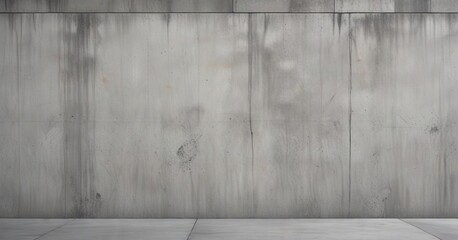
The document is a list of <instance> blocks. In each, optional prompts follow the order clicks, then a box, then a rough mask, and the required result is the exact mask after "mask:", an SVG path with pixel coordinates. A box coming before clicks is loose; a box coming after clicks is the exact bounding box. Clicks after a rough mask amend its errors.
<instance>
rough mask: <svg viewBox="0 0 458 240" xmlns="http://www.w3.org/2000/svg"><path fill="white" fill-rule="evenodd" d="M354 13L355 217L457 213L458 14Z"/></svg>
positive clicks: (353, 119)
mask: <svg viewBox="0 0 458 240" xmlns="http://www.w3.org/2000/svg"><path fill="white" fill-rule="evenodd" d="M351 18H352V22H351V24H352V36H353V38H352V65H351V66H352V95H351V96H352V113H353V114H352V129H351V132H352V134H351V139H352V141H351V152H352V168H351V174H352V175H351V179H352V184H351V192H352V198H351V199H352V201H351V211H352V216H356V217H361V216H370V217H399V216H404V217H437V216H451V215H454V214H455V215H456V207H453V206H452V205H450V204H451V202H453V201H456V189H455V188H456V187H455V184H452V185H450V183H451V182H453V181H454V179H455V176H454V174H453V173H452V172H454V170H453V169H455V171H456V164H454V162H456V161H454V160H451V158H450V157H449V156H450V153H452V154H453V155H454V151H456V150H454V149H455V141H454V140H453V139H454V138H455V131H454V130H455V127H454V123H455V122H456V117H455V114H454V113H455V111H456V110H455V107H453V106H452V105H450V104H451V103H452V101H450V100H451V98H454V97H452V95H450V94H449V93H450V91H453V90H452V89H455V88H456V84H455V83H453V82H452V81H451V79H452V75H454V74H456V73H455V72H456V69H455V68H454V67H453V66H455V65H456V62H457V59H456V57H453V52H454V51H456V46H454V45H455V44H453V43H452V42H453V41H456V37H455V34H454V32H456V30H457V27H458V25H457V24H456V18H455V16H451V15H434V16H426V15H352V17H351ZM445 48H446V49H445ZM444 109H447V112H445V110H444Z"/></svg>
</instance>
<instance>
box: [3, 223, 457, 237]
mask: <svg viewBox="0 0 458 240" xmlns="http://www.w3.org/2000/svg"><path fill="white" fill-rule="evenodd" d="M457 221H458V220H457V219H0V240H10V239H24V240H27V239H43V240H53V239H59V240H79V239H81V240H83V239H100V240H104V239H112V240H116V239H132V240H143V239H153V240H162V239H163V240H165V239H171V240H187V239H194V240H205V239H212V240H213V239H215V240H218V239H242V240H243V239H247V240H248V239H306V240H307V239H311V240H312V239H313V240H320V239H326V240H331V239H336V240H337V239H347V240H372V239H374V240H375V239H377V240H397V239H399V240H409V239H412V240H430V239H431V240H433V239H443V240H450V239H456V238H457V237H458V232H457V227H456V224H457Z"/></svg>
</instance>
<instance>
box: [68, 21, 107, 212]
mask: <svg viewBox="0 0 458 240" xmlns="http://www.w3.org/2000/svg"><path fill="white" fill-rule="evenodd" d="M97 24H98V20H97V16H95V15H89V14H74V15H66V16H64V17H63V18H62V26H61V28H62V32H61V37H62V41H61V47H60V56H62V58H63V59H62V63H61V65H60V77H61V79H62V83H63V90H64V93H63V108H64V110H63V111H64V136H65V142H64V151H65V152H64V163H65V164H64V165H65V176H66V184H65V186H66V188H65V194H66V199H67V200H66V202H68V203H70V204H72V205H71V206H68V207H67V209H68V210H69V211H70V212H69V213H68V214H69V217H93V216H96V215H97V212H98V209H100V206H101V204H100V203H99V202H100V199H96V196H97V195H96V192H95V190H94V183H93V178H94V166H93V162H92V160H93V159H94V155H95V151H94V149H93V148H92V147H91V146H93V133H92V132H91V131H90V129H92V128H93V127H94V126H91V124H94V122H93V121H89V120H91V119H90V118H89V117H90V116H93V114H91V108H90V104H89V102H90V99H93V98H94V96H93V94H94V92H95V90H94V87H95V85H94V81H95V57H94V51H95V45H94V43H95V42H96V41H95V39H96V38H97V34H96V30H97Z"/></svg>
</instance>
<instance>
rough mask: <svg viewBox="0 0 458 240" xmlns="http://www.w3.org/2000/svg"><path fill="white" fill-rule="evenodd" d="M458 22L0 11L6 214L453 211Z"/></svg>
mask: <svg viewBox="0 0 458 240" xmlns="http://www.w3.org/2000/svg"><path fill="white" fill-rule="evenodd" d="M9 3H12V2H11V1H8V3H7V4H6V5H2V6H3V7H6V8H5V9H10V7H12V6H13V5H11V4H9ZM137 3H138V4H140V2H135V3H133V2H132V4H137ZM244 3H246V4H247V3H248V2H244ZM321 3H322V4H325V2H321ZM321 3H320V4H321ZM336 3H337V2H336ZM341 3H342V4H340V5H339V6H341V7H342V9H343V8H345V9H347V10H342V11H357V10H354V9H364V8H366V7H370V8H371V9H374V11H385V10H383V9H386V11H391V10H390V9H392V10H393V11H397V9H401V8H402V9H409V8H410V7H412V6H413V5H412V4H413V3H412V2H410V3H409V2H407V1H406V2H402V4H401V5H400V4H399V3H400V2H399V1H391V2H390V1H386V2H383V1H380V2H378V3H375V2H372V3H371V4H372V5H367V6H363V7H361V6H360V4H363V3H362V2H358V1H346V2H341ZM14 4H18V6H19V5H20V4H26V2H23V3H21V2H20V1H19V2H14ZM27 4H39V3H38V2H29V3H27ZM43 4H44V3H43ZM88 4H89V3H88ZM90 4H94V3H90ZM256 4H257V3H255V2H254V5H253V6H255V5H256ZM282 4H285V5H284V6H286V5H288V4H289V6H290V7H291V6H293V5H294V4H292V3H291V2H289V3H286V2H282ZM364 4H368V3H364ZM364 4H363V5H364ZM420 5H421V6H420ZM40 6H42V5H40ZM82 6H84V4H83V5H82ZM265 6H267V7H268V6H269V5H268V4H267V5H265ZM301 6H302V5H301ZM336 6H337V5H336ZM409 6H410V7H409ZM422 6H423V5H422V4H420V3H418V4H417V5H415V4H414V7H418V8H419V9H420V8H423V7H422ZM432 6H434V5H432ZM103 9H105V8H103ZM348 9H350V10H348ZM351 9H353V10H351ZM377 9H379V10H377ZM380 9H382V10H380ZM83 10H84V9H83ZM83 10H82V11H83ZM84 11H86V10H84ZM88 11H89V10H88ZM285 11H296V10H293V9H291V8H290V9H286V10H285ZM297 11H301V10H297ZM358 11H359V10H358ZM415 11H420V10H415ZM457 31H458V19H457V16H456V15H455V14H405V13H404V14H370V13H365V14H326V13H314V14H300V13H297V14H284V13H282V14H226V13H215V14H212V13H206V14H190V13H188V14H184V13H182V14H162V13H157V14H145V13H137V14H109V13H107V14H104V13H97V14H68V13H67V14H42V13H40V14H0V32H1V33H2V34H0V76H1V79H0V163H1V168H0V192H1V194H0V217H180V218H181V217H188V218H192V217H210V218H219V217H240V218H243V217H349V216H350V217H456V216H458V205H456V204H455V202H457V201H458V184H456V181H457V175H456V172H457V171H458V164H457V161H455V157H454V156H456V154H457V150H456V149H457V147H456V146H457V140H456V139H457V128H456V123H457V121H458V120H457V119H458V109H457V107H455V104H454V103H455V102H456V101H457V100H458V99H456V98H457V97H455V96H456V94H454V93H455V92H456V90H457V88H458V85H457V84H456V80H455V76H456V75H457V68H456V63H458V57H457V56H458V54H457V53H458V52H457V51H458V45H457V44H456V42H457V40H458V39H457V34H456V32H457Z"/></svg>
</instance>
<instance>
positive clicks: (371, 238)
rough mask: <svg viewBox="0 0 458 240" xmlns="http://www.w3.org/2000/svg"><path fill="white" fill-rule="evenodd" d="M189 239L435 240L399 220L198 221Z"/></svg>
mask: <svg viewBox="0 0 458 240" xmlns="http://www.w3.org/2000/svg"><path fill="white" fill-rule="evenodd" d="M190 239H192V240H207V239H221V240H226V239H231V240H232V239H237V240H249V239H250V240H251V239H263V240H269V239H301V240H307V239H313V240H322V239H323V240H324V239H326V240H333V239H336V240H337V239H338V240H342V239H345V240H356V239H358V240H385V239H386V240H396V239H399V240H401V239H402V240H437V239H436V238H435V237H434V236H432V235H429V234H427V233H425V232H423V231H421V230H420V229H418V228H415V227H414V226H411V225H409V224H406V223H404V222H402V221H401V220H398V219H257V220H249V219H213V220H212V219H199V220H198V221H197V223H196V226H195V227H194V230H193V232H192V234H191V236H190Z"/></svg>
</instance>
